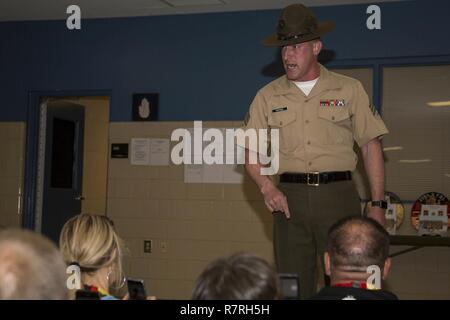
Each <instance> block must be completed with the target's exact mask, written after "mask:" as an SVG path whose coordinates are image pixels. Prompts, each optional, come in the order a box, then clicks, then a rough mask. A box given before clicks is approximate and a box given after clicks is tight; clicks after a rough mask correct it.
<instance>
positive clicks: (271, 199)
mask: <svg viewBox="0 0 450 320" xmlns="http://www.w3.org/2000/svg"><path fill="white" fill-rule="evenodd" d="M261 192H262V194H263V195H264V202H265V204H266V207H267V209H269V210H270V211H271V212H272V213H275V212H277V211H279V212H282V213H284V215H285V216H286V218H287V219H289V218H290V217H291V214H290V212H289V206H288V202H287V198H286V196H285V195H284V194H283V192H281V191H280V189H278V188H277V187H275V186H274V185H273V183H271V182H270V183H267V184H265V185H264V186H263V187H262V188H261Z"/></svg>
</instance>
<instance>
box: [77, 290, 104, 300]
mask: <svg viewBox="0 0 450 320" xmlns="http://www.w3.org/2000/svg"><path fill="white" fill-rule="evenodd" d="M75 300H100V296H99V294H98V292H92V291H89V290H77V291H76V292H75Z"/></svg>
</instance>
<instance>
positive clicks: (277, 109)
mask: <svg viewBox="0 0 450 320" xmlns="http://www.w3.org/2000/svg"><path fill="white" fill-rule="evenodd" d="M287 109H288V107H280V108H276V109H273V110H272V113H275V112H281V111H286V110H287Z"/></svg>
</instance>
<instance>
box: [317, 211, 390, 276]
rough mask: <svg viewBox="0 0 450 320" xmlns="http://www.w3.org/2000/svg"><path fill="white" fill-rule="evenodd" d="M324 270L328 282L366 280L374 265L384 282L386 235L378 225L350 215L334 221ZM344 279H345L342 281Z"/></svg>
mask: <svg viewBox="0 0 450 320" xmlns="http://www.w3.org/2000/svg"><path fill="white" fill-rule="evenodd" d="M324 258H325V271H326V273H327V274H328V275H330V276H331V282H332V284H333V281H341V280H365V279H366V278H367V277H368V276H369V274H367V268H368V267H369V266H373V265H376V266H378V267H379V268H380V270H381V271H382V277H383V279H385V278H386V277H387V275H388V273H389V270H390V264H391V260H390V258H389V234H388V233H387V231H386V230H385V229H384V228H383V226H381V225H380V224H379V223H378V222H376V221H375V220H373V219H371V218H367V217H363V216H351V217H347V218H344V219H342V220H339V221H338V222H336V223H335V224H334V225H333V226H332V227H331V228H330V230H329V232H328V241H327V250H326V252H325V257H324ZM344 278H345V279H344Z"/></svg>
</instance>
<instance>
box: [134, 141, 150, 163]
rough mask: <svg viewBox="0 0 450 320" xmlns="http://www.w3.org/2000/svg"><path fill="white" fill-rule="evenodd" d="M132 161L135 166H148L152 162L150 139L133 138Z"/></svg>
mask: <svg viewBox="0 0 450 320" xmlns="http://www.w3.org/2000/svg"><path fill="white" fill-rule="evenodd" d="M130 163H131V165H134V166H146V165H149V164H150V139H148V138H132V139H131V157H130Z"/></svg>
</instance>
